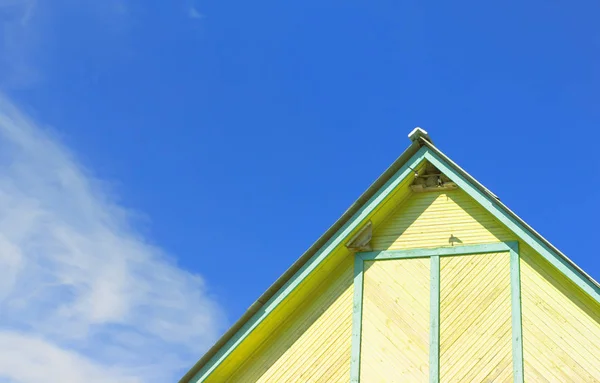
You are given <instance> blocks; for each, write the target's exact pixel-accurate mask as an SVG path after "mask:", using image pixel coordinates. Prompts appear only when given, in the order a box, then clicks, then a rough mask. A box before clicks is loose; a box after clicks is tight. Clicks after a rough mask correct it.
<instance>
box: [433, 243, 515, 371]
mask: <svg viewBox="0 0 600 383" xmlns="http://www.w3.org/2000/svg"><path fill="white" fill-rule="evenodd" d="M440 266H441V269H440V382H441V383H450V382H464V383H468V382H472V383H481V382H511V381H512V379H513V373H512V334H511V329H512V326H511V298H510V256H509V254H508V253H500V254H477V255H468V256H466V255H465V256H455V257H441V259H440Z"/></svg>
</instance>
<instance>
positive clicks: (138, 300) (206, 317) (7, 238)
mask: <svg viewBox="0 0 600 383" xmlns="http://www.w3.org/2000/svg"><path fill="white" fill-rule="evenodd" d="M0 269H2V270H3V278H2V279H0V345H2V346H0V381H2V379H3V378H4V379H9V381H11V382H22V383H29V382H39V381H45V382H62V383H71V382H83V381H86V382H126V383H129V382H164V381H173V380H175V379H176V378H177V377H178V376H179V375H180V374H181V373H182V372H183V371H184V370H185V368H186V367H189V365H190V364H191V363H192V362H193V361H194V359H195V358H197V357H198V356H199V354H200V353H201V351H202V350H204V349H206V348H207V347H208V346H209V345H210V343H211V342H212V341H214V339H215V337H216V335H217V334H218V333H219V332H220V331H221V330H222V328H221V324H222V323H223V322H224V320H223V313H222V310H221V308H220V307H219V306H218V304H217V303H215V300H214V299H213V297H211V296H210V294H209V292H208V289H207V287H206V285H205V283H204V281H203V280H202V278H201V277H200V276H198V275H194V274H191V273H189V272H187V271H185V270H182V269H180V268H178V267H177V266H176V264H174V262H173V261H172V259H171V258H170V257H169V256H168V255H167V254H165V253H164V252H163V251H162V250H161V249H160V248H158V247H156V246H153V245H151V244H149V243H148V242H147V241H145V240H144V238H142V237H141V236H140V235H139V233H138V232H136V230H135V228H134V227H133V226H132V225H131V220H130V212H128V211H127V210H126V209H125V208H123V207H122V206H119V205H118V204H116V203H115V202H114V199H113V198H111V196H110V193H107V192H106V188H105V187H103V184H102V183H101V182H100V181H98V180H96V179H94V178H93V177H91V176H90V175H89V174H88V173H87V172H86V171H85V170H84V169H82V167H81V165H80V164H78V162H77V160H76V159H75V158H74V156H73V154H72V153H70V151H69V150H68V149H67V148H65V147H64V146H62V145H61V144H60V142H59V140H57V139H56V137H54V136H53V135H52V133H51V132H49V131H48V130H45V129H43V128H41V127H40V126H39V125H37V124H36V123H35V122H33V121H32V120H30V119H29V118H27V117H26V116H25V115H24V114H23V113H21V112H20V111H19V110H18V109H17V108H16V107H15V106H14V105H13V104H12V103H11V102H10V101H9V100H8V99H6V98H5V97H2V96H0Z"/></svg>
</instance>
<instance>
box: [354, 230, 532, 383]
mask: <svg viewBox="0 0 600 383" xmlns="http://www.w3.org/2000/svg"><path fill="white" fill-rule="evenodd" d="M489 253H510V275H511V297H512V298H511V301H512V304H511V305H512V306H511V307H512V309H511V311H512V314H511V315H512V327H513V335H512V338H513V339H512V343H513V349H512V350H513V351H512V353H513V376H514V382H515V383H523V344H522V331H523V330H522V327H521V284H520V270H519V243H518V242H499V243H491V244H484V245H465V246H447V247H437V248H431V249H410V250H386V251H369V252H359V253H356V254H355V258H354V302H353V312H352V346H351V350H352V351H351V353H352V355H351V359H350V382H351V383H360V367H361V366H360V360H361V355H360V354H361V342H362V338H361V336H362V314H363V291H364V273H365V268H364V262H365V261H386V260H392V259H410V258H430V260H431V267H430V298H429V299H430V301H429V305H430V310H429V318H430V319H429V322H430V323H429V325H430V326H429V327H430V329H429V382H430V383H439V381H440V280H441V277H442V276H441V275H440V274H441V272H440V257H447V256H459V255H475V254H489Z"/></svg>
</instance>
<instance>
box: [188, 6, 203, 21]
mask: <svg viewBox="0 0 600 383" xmlns="http://www.w3.org/2000/svg"><path fill="white" fill-rule="evenodd" d="M188 16H189V17H190V18H192V19H203V18H204V15H203V14H202V13H200V11H198V9H197V8H196V7H195V6H193V5H192V6H190V8H189V9H188Z"/></svg>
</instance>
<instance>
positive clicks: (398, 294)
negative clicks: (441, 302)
mask: <svg viewBox="0 0 600 383" xmlns="http://www.w3.org/2000/svg"><path fill="white" fill-rule="evenodd" d="M429 278H430V275H429V259H428V258H415V259H400V260H388V261H366V262H365V272H364V287H363V289H364V290H363V291H364V293H363V315H362V322H363V324H362V339H361V368H360V372H361V373H360V378H361V379H360V381H361V382H427V381H428V379H429Z"/></svg>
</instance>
